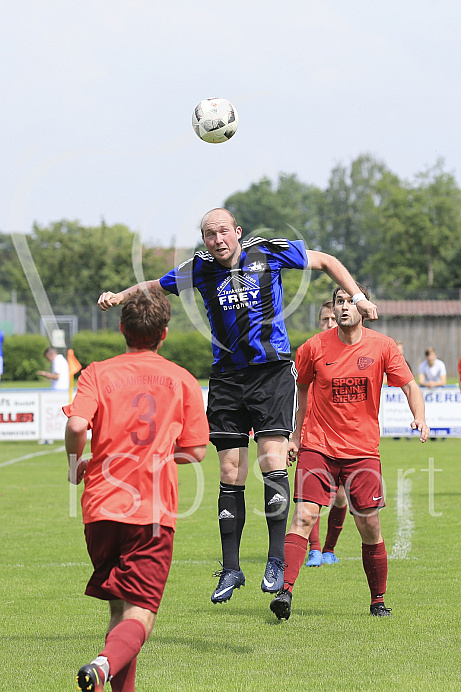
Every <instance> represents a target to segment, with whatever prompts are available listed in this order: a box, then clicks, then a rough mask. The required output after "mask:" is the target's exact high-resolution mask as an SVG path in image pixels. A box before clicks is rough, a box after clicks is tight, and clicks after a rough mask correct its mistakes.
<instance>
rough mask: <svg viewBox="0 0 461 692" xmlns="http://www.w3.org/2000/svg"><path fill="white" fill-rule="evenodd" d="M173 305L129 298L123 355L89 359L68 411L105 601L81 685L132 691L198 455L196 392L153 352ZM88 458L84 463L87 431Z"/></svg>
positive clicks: (154, 294)
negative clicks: (182, 471) (182, 485)
mask: <svg viewBox="0 0 461 692" xmlns="http://www.w3.org/2000/svg"><path fill="white" fill-rule="evenodd" d="M169 319H170V304H169V302H168V300H167V298H165V296H164V295H163V294H162V293H161V292H160V291H151V292H150V293H147V292H139V293H136V294H133V295H131V296H130V297H129V298H128V299H127V300H126V301H125V304H124V305H123V309H122V315H121V323H120V329H121V331H122V333H123V335H124V337H125V340H126V344H127V352H126V353H124V354H123V355H119V356H116V357H115V358H110V359H109V360H105V361H102V362H98V363H91V365H90V366H89V367H88V368H86V370H84V371H83V373H82V374H81V375H80V378H79V381H78V388H77V394H76V396H75V399H74V401H73V403H72V404H70V405H69V406H65V407H64V409H63V410H64V413H65V414H66V415H67V416H68V422H67V427H66V451H67V455H68V458H69V480H70V481H71V482H74V483H78V482H80V481H81V479H82V477H84V478H85V489H84V491H83V495H82V510H83V522H84V524H85V538H86V542H87V547H88V552H89V555H90V557H91V561H92V563H93V568H94V571H93V574H92V576H91V578H90V581H89V582H88V585H87V588H86V591H85V593H86V594H87V595H89V596H94V597H95V598H99V599H101V600H106V601H109V606H110V622H109V628H108V633H107V637H106V644H105V647H104V649H103V650H102V651H101V653H100V654H99V656H97V658H95V659H94V660H93V661H92V662H91V663H90V664H89V665H85V666H82V668H81V669H80V670H79V672H78V675H77V682H78V684H79V689H81V690H84V691H90V690H91V692H99V691H101V690H103V687H104V684H105V683H106V682H107V681H108V680H110V681H111V686H112V691H113V692H134V689H135V674H136V657H137V654H138V652H139V650H140V649H141V647H142V645H143V644H144V642H145V641H146V639H147V638H148V637H149V635H150V633H151V631H152V628H153V625H154V621H155V615H156V613H157V610H158V607H159V604H160V601H161V598H162V595H163V590H164V588H165V583H166V580H167V577H168V572H169V569H170V564H171V555H172V550H173V536H174V530H175V523H176V514H177V506H178V480H177V466H176V464H177V463H187V462H196V461H201V460H202V459H203V457H204V455H205V450H206V444H207V442H208V423H207V420H206V416H205V409H204V405H203V397H202V390H201V388H200V386H199V384H198V382H197V380H196V379H195V378H194V377H193V376H192V375H191V374H190V373H189V372H187V370H184V369H183V368H181V367H179V366H178V365H176V364H175V363H171V362H169V361H167V360H165V358H162V357H161V356H160V355H159V354H158V353H157V351H158V349H159V348H160V346H161V344H162V342H163V340H164V339H165V337H166V335H167V331H168V328H167V325H168V322H169ZM88 427H89V428H91V430H92V439H91V453H92V457H91V460H90V461H89V462H88V461H86V460H82V454H83V450H84V447H85V443H86V439H87V428H88Z"/></svg>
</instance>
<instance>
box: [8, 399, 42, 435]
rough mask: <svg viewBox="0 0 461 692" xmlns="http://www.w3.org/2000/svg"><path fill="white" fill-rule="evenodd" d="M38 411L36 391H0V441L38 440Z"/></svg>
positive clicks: (38, 400) (38, 404)
mask: <svg viewBox="0 0 461 692" xmlns="http://www.w3.org/2000/svg"><path fill="white" fill-rule="evenodd" d="M39 410H40V395H39V393H38V392H37V391H30V390H29V391H21V390H15V389H0V440H3V441H5V442H6V441H8V440H9V441H14V440H38V439H39V437H40V432H39V425H40V414H39Z"/></svg>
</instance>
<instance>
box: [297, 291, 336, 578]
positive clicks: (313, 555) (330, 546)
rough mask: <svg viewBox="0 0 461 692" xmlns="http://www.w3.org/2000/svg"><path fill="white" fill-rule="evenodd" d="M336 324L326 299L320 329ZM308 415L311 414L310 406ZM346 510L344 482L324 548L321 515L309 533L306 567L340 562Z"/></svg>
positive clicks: (333, 313)
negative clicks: (339, 544) (338, 549)
mask: <svg viewBox="0 0 461 692" xmlns="http://www.w3.org/2000/svg"><path fill="white" fill-rule="evenodd" d="M336 326H337V324H336V318H335V312H334V309H333V301H332V300H326V301H325V302H324V303H323V304H322V305H321V307H320V310H319V329H320V331H321V332H326V331H327V329H333V327H336ZM311 402H312V398H309V399H308V404H309V405H310V404H311ZM306 415H307V416H308V415H309V408H308V410H307V414H306ZM305 424H306V421H304V425H305ZM301 436H302V435H301ZM346 512H347V499H346V493H345V491H344V486H343V484H342V483H340V485H339V488H338V492H337V493H336V496H335V499H334V501H333V504H332V506H331V509H330V512H329V514H328V530H327V535H326V537H325V543H324V545H323V550H322V547H321V545H320V515H319V517H318V519H317V521H316V522H315V524H314V526H313V527H312V531H311V532H310V534H309V556H308V560H307V562H306V567H320V566H321V565H323V564H325V565H332V564H334V563H335V562H338V558H337V557H336V555H335V547H336V543H337V542H338V538H339V534H340V533H341V531H342V529H343V524H344V519H345V518H346Z"/></svg>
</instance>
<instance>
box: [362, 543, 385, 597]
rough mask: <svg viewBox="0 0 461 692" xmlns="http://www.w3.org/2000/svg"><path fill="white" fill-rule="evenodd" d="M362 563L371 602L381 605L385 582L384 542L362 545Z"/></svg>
mask: <svg viewBox="0 0 461 692" xmlns="http://www.w3.org/2000/svg"><path fill="white" fill-rule="evenodd" d="M362 563H363V569H364V570H365V574H366V575H367V580H368V586H369V587H370V593H371V602H372V603H383V602H384V594H385V593H386V582H387V552H386V547H385V545H384V541H382V542H381V543H378V544H377V545H366V544H365V543H362Z"/></svg>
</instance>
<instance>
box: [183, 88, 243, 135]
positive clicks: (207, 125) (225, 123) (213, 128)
mask: <svg viewBox="0 0 461 692" xmlns="http://www.w3.org/2000/svg"><path fill="white" fill-rule="evenodd" d="M238 124H239V116H238V113H237V111H236V109H235V108H234V106H233V105H232V103H231V102H230V101H228V100H227V99H223V98H221V97H219V96H217V97H215V98H209V99H203V101H200V103H199V104H198V105H197V106H196V107H195V108H194V112H193V113H192V127H193V128H194V131H195V134H196V135H197V137H200V139H202V140H203V141H204V142H210V143H211V144H220V143H221V142H227V140H228V139H230V138H231V137H233V136H234V135H235V133H236V131H237V127H238Z"/></svg>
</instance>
